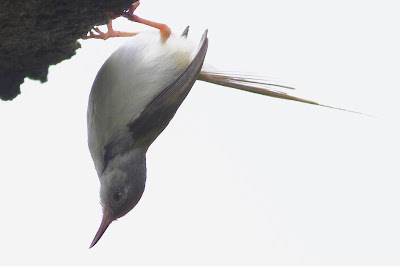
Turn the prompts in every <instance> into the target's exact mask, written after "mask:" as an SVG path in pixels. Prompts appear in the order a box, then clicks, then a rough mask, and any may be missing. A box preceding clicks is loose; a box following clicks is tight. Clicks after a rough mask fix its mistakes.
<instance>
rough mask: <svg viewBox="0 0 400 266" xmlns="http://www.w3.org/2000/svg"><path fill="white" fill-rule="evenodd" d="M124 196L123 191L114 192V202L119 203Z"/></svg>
mask: <svg viewBox="0 0 400 266" xmlns="http://www.w3.org/2000/svg"><path fill="white" fill-rule="evenodd" d="M121 198H122V192H120V191H117V192H114V193H113V194H112V200H113V202H114V203H119V202H120V201H121Z"/></svg>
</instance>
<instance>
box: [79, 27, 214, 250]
mask: <svg viewBox="0 0 400 266" xmlns="http://www.w3.org/2000/svg"><path fill="white" fill-rule="evenodd" d="M186 37H187V34H183V35H182V36H175V35H170V36H169V37H168V38H167V39H164V38H163V34H162V33H159V32H142V33H140V34H138V35H136V36H135V37H133V38H132V39H131V40H130V41H128V42H127V43H126V44H125V45H123V46H122V47H120V48H119V49H118V50H116V51H115V52H114V53H113V54H112V55H111V56H110V57H109V58H108V59H107V60H106V62H105V63H104V64H103V66H102V67H101V69H100V70H99V72H98V74H97V76H96V78H95V81H94V83H93V86H92V89H91V92H90V96H89V104H88V112H87V125H88V144H89V150H90V153H91V156H92V158H93V161H94V165H95V168H96V171H97V174H98V176H99V179H100V184H101V188H100V201H101V204H102V208H103V219H102V221H101V225H100V228H99V230H98V232H97V233H96V235H95V237H94V239H93V241H92V243H91V245H90V247H93V246H94V245H95V244H96V243H97V242H98V241H99V239H100V238H101V236H102V235H103V233H104V232H105V231H106V229H107V227H108V226H109V225H110V223H111V222H112V221H114V220H116V219H118V218H120V217H122V216H124V215H125V214H126V213H128V212H129V211H130V210H131V209H133V207H135V205H136V204H137V203H138V202H139V200H140V198H141V196H142V194H143V192H144V188H145V183H146V152H147V150H148V148H149V146H150V145H151V144H152V143H153V141H154V140H155V139H156V138H157V137H158V135H159V134H160V133H161V132H162V131H163V130H164V129H165V127H166V126H167V125H168V123H169V122H170V121H171V119H172V118H173V116H174V115H175V113H176V111H177V109H178V108H179V106H180V105H181V103H182V102H183V100H184V99H185V97H186V96H187V94H188V93H189V91H190V89H191V87H192V86H193V84H194V82H195V81H196V79H197V76H198V74H199V72H200V70H201V68H202V65H203V62H204V58H205V55H206V52H207V47H208V38H207V31H205V32H204V35H203V37H202V39H201V41H200V44H199V46H198V49H195V47H193V44H192V42H190V41H188V40H187V38H186Z"/></svg>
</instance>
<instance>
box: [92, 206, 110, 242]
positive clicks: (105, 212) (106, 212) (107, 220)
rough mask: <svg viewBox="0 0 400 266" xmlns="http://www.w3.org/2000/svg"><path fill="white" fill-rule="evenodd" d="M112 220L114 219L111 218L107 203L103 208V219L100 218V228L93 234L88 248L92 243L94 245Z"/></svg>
mask: <svg viewBox="0 0 400 266" xmlns="http://www.w3.org/2000/svg"><path fill="white" fill-rule="evenodd" d="M113 220H114V219H113V218H112V215H111V212H110V208H109V206H108V205H107V206H106V207H105V208H104V210H103V219H102V220H101V224H100V228H99V230H98V231H97V233H96V235H95V236H94V239H93V241H92V244H90V247H89V248H92V247H93V246H94V245H96V243H97V242H98V241H99V240H100V238H101V237H102V235H103V234H104V232H105V231H106V230H107V227H108V226H109V225H110V224H111V222H112V221H113Z"/></svg>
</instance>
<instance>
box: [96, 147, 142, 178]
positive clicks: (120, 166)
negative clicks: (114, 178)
mask: <svg viewBox="0 0 400 266" xmlns="http://www.w3.org/2000/svg"><path fill="white" fill-rule="evenodd" d="M146 152H147V148H137V149H132V150H130V151H128V152H126V153H124V154H119V155H117V156H115V157H114V158H113V159H112V160H111V161H110V162H109V163H108V165H107V168H106V169H105V170H104V172H103V175H102V177H101V178H100V182H104V181H107V180H105V179H107V177H108V176H110V173H111V172H115V171H121V174H124V175H128V176H129V177H130V178H134V179H135V182H139V183H143V184H144V183H145V182H146ZM122 171H123V172H122Z"/></svg>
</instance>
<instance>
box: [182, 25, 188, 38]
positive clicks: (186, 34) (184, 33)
mask: <svg viewBox="0 0 400 266" xmlns="http://www.w3.org/2000/svg"><path fill="white" fill-rule="evenodd" d="M188 34H189V26H187V27H186V28H185V30H184V31H183V32H182V34H181V37H185V38H186V37H187V36H188Z"/></svg>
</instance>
